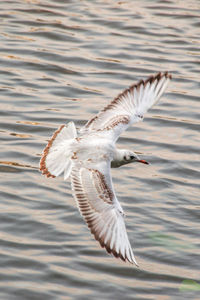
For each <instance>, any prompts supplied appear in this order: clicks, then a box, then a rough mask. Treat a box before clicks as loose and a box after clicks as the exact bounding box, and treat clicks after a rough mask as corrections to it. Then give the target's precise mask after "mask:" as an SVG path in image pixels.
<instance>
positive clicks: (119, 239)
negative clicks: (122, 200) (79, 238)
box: [71, 161, 137, 265]
mask: <svg viewBox="0 0 200 300" xmlns="http://www.w3.org/2000/svg"><path fill="white" fill-rule="evenodd" d="M71 184H72V190H73V195H74V198H75V200H76V202H77V205H78V207H79V210H80V213H81V214H82V216H83V218H84V219H85V221H86V222H87V225H88V227H89V228H90V230H91V233H92V234H94V236H95V239H96V240H97V241H99V243H100V245H101V246H102V247H105V248H106V250H107V252H108V253H112V254H113V255H114V256H116V257H119V258H121V259H122V260H124V261H129V262H130V263H135V264H136V265H137V262H136V260H135V258H134V255H133V251H132V249H131V245H130V242H129V239H128V236H127V232H126V227H125V223H124V217H123V210H122V208H121V206H120V204H119V202H118V200H117V198H116V196H115V193H114V190H113V187H112V180H111V175H110V162H109V161H108V162H105V161H104V162H101V163H100V164H98V165H97V164H96V166H95V165H94V164H93V165H92V166H89V167H86V166H84V165H81V164H80V163H77V164H75V165H74V167H73V168H72V172H71Z"/></svg>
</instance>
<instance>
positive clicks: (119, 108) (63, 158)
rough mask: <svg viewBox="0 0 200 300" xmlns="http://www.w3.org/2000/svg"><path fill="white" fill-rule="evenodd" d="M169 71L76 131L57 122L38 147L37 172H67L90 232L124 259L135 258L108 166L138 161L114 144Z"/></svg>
mask: <svg viewBox="0 0 200 300" xmlns="http://www.w3.org/2000/svg"><path fill="white" fill-rule="evenodd" d="M170 79H171V75H169V74H168V73H167V72H166V73H163V74H161V73H158V74H157V75H156V76H152V77H150V78H148V79H147V80H146V81H140V82H139V83H138V84H135V85H132V86H131V87H130V88H129V89H127V90H125V91H124V92H123V93H121V94H120V95H119V96H118V97H116V98H115V99H114V100H113V101H112V102H111V103H110V104H109V105H108V106H106V107H105V108H104V109H103V110H102V111H100V112H99V113H98V114H97V115H96V116H95V117H94V118H92V119H91V120H90V121H88V122H87V124H86V125H85V126H84V127H83V128H81V130H80V131H79V133H78V134H77V132H76V128H75V125H74V123H73V122H70V123H69V124H68V125H66V126H65V125H62V126H61V127H60V128H59V129H58V130H57V131H56V132H55V133H54V135H53V137H52V138H51V140H50V141H49V143H48V144H47V146H46V148H45V149H44V152H43V155H42V158H41V161H40V170H41V171H42V173H43V174H45V175H46V176H47V177H55V176H58V175H60V174H61V173H63V172H64V179H67V178H68V176H69V175H70V177H71V185H72V191H73V196H74V198H75V200H76V203H77V205H78V207H79V210H80V213H81V214H82V216H83V218H84V219H85V221H86V222H87V224H88V227H89V228H90V230H91V233H92V234H94V236H95V238H96V240H98V241H99V243H100V245H101V246H102V247H105V248H106V250H107V251H108V252H109V253H112V254H113V255H115V256H116V257H120V258H121V259H122V260H124V261H129V262H130V263H135V264H136V265H137V262H136V260H135V257H134V254H133V251H132V248H131V245H130V242H129V239H128V235H127V232H126V228H125V223H124V213H123V209H122V207H121V205H120V203H119V201H118V200H117V197H116V195H115V192H114V188H113V184H112V178H111V173H110V168H111V166H112V167H119V166H121V165H124V164H127V163H132V162H141V163H147V162H146V161H144V160H141V159H140V158H139V157H138V156H137V155H136V154H135V153H134V152H131V151H129V150H117V149H116V147H115V142H116V141H117V139H118V137H119V135H120V134H121V133H122V132H123V131H124V130H126V129H127V128H128V127H129V126H130V125H132V124H133V123H135V122H138V121H140V120H143V117H144V114H145V113H146V112H147V110H148V109H149V108H151V107H152V106H153V105H154V104H155V103H157V102H158V100H159V98H160V96H161V95H162V94H163V92H164V91H165V89H166V87H167V85H168V83H169V81H170Z"/></svg>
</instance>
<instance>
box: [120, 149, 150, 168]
mask: <svg viewBox="0 0 200 300" xmlns="http://www.w3.org/2000/svg"><path fill="white" fill-rule="evenodd" d="M123 161H124V163H132V162H140V163H143V164H146V165H148V164H149V163H148V162H147V161H146V160H144V159H140V157H139V156H138V155H137V154H136V153H135V152H132V151H130V150H124V154H123Z"/></svg>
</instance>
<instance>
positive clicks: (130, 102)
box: [80, 72, 171, 141]
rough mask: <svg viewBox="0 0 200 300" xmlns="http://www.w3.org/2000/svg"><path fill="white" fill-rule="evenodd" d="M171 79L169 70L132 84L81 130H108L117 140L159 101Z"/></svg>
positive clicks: (111, 136) (85, 131) (83, 131)
mask: <svg viewBox="0 0 200 300" xmlns="http://www.w3.org/2000/svg"><path fill="white" fill-rule="evenodd" d="M170 79H171V75H170V74H168V72H165V73H158V74H157V75H155V76H151V77H149V78H148V79H147V80H146V81H143V80H141V81H140V82H139V83H137V84H134V85H132V86H131V87H130V88H128V89H126V90H125V91H123V92H122V93H121V94H119V95H118V96H117V97H116V98H115V99H114V100H113V101H112V102H111V103H110V104H109V105H107V106H106V107H105V108H104V109H103V110H102V111H100V112H99V113H98V114H97V115H96V116H95V117H93V118H92V119H91V120H89V121H88V122H87V124H86V125H85V126H84V127H83V128H82V129H81V131H80V132H81V133H87V132H90V131H98V132H103V134H105V131H107V135H110V138H112V139H113V140H114V141H116V140H117V139H118V137H119V135H120V134H121V132H122V131H124V130H126V129H127V128H128V127H129V126H130V125H132V124H133V123H135V122H138V121H141V120H142V119H143V116H144V114H145V113H146V112H147V111H148V109H150V108H151V107H152V106H153V105H155V104H156V103H157V102H158V100H159V99H160V97H161V95H162V94H163V92H164V91H165V89H166V87H167V85H168V83H169V81H170Z"/></svg>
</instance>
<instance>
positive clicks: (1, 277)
mask: <svg viewBox="0 0 200 300" xmlns="http://www.w3.org/2000/svg"><path fill="white" fill-rule="evenodd" d="M0 20H1V22H0V38H1V40H0V41H1V47H0V66H1V67H0V76H1V81H0V92H1V93H0V107H1V109H0V133H1V152H0V174H1V181H0V190H1V196H0V199H1V201H0V299H2V300H29V299H30V300H36V299H37V300H44V299H48V300H51V299H52V300H54V299H56V300H57V299H58V300H70V299H81V300H82V299H91V300H92V299H111V300H112V299H117V300H118V299H127V300H129V299H159V300H160V299H161V300H168V299H196V300H197V299H200V250H199V249H200V240H199V234H200V225H199V218H200V204H199V195H200V172H199V167H200V147H199V145H200V1H198V0H188V1H180V0H179V1H175V0H173V1H158V0H155V1H149V0H146V1H140V0H135V1H131V0H127V1H114V0H96V1H89V0H88V1H87V0H86V1H84V0H83V1H76V0H75V1H72V0H71V1H64V0H57V1H55V0H54V1H51V0H48V1H47V0H46V1H45V0H15V1H1V2H0ZM166 70H168V71H169V72H170V73H171V74H172V76H173V81H172V82H171V84H170V85H169V87H168V89H167V92H166V93H165V94H164V96H163V97H162V101H161V103H160V105H158V106H156V107H154V108H153V109H152V110H151V111H150V112H149V113H148V114H147V116H146V118H145V120H144V122H142V123H138V124H137V125H135V126H133V127H131V128H130V129H129V130H128V131H126V132H125V133H124V134H123V135H122V136H121V138H120V139H119V141H118V146H119V147H125V148H129V149H130V150H134V151H136V152H137V153H140V155H141V157H142V158H143V159H146V160H148V161H149V162H150V165H149V166H146V165H141V164H140V165H128V166H124V167H122V168H120V169H114V170H112V175H113V181H114V186H115V189H116V193H117V195H118V198H119V200H120V203H121V204H122V206H123V208H124V211H125V213H126V219H125V220H126V225H127V231H128V235H129V238H130V242H131V244H132V246H133V250H134V253H135V256H136V259H137V261H138V263H139V265H140V267H139V268H137V267H135V266H132V265H130V264H128V263H123V262H121V261H120V260H117V259H115V258H113V257H112V256H110V255H108V254H107V253H106V252H105V250H104V249H102V248H100V246H99V245H98V243H97V242H96V241H95V240H94V239H93V237H92V236H91V235H90V232H89V230H88V228H87V226H86V225H85V223H84V221H83V220H82V218H81V216H80V214H79V212H78V210H77V208H76V205H75V202H74V200H73V198H72V195H71V188H70V182H69V181H67V182H64V181H63V178H62V177H59V178H56V179H47V178H45V177H44V176H42V175H41V173H40V172H39V168H38V165H39V160H40V155H41V153H42V150H43V148H44V146H45V145H46V143H47V140H48V139H49V137H50V136H51V135H52V133H53V132H54V131H55V130H56V129H57V128H58V127H59V126H60V125H62V124H65V123H68V122H69V121H74V122H75V123H76V125H77V127H80V126H81V124H84V123H85V122H86V121H87V120H88V119H89V118H91V117H92V116H94V114H95V113H97V112H98V110H99V109H101V108H103V107H104V106H105V105H106V104H107V103H108V102H109V101H111V100H112V99H113V97H115V96H116V95H117V94H118V93H120V92H121V91H122V90H123V89H124V88H127V87H128V86H129V85H131V84H132V83H134V82H137V81H138V80H140V79H142V78H144V79H145V78H147V77H148V76H149V75H151V74H156V73H157V72H159V71H166Z"/></svg>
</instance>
